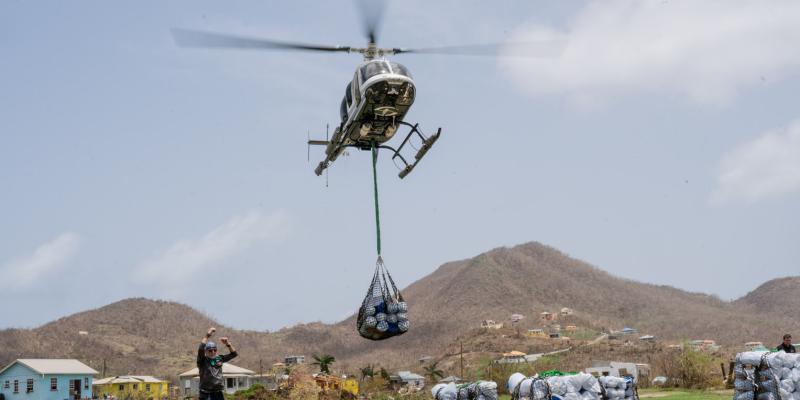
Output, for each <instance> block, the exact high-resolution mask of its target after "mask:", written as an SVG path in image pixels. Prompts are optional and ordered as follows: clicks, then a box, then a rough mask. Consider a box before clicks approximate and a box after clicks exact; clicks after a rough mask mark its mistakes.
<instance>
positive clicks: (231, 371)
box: [178, 363, 256, 378]
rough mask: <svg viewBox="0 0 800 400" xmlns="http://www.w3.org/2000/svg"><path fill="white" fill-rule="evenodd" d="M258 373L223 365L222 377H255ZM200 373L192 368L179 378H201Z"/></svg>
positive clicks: (226, 364)
mask: <svg viewBox="0 0 800 400" xmlns="http://www.w3.org/2000/svg"><path fill="white" fill-rule="evenodd" d="M255 374H256V373H255V372H253V371H250V370H249V369H246V368H242V367H237V366H235V365H233V364H229V363H224V364H222V375H255ZM199 375H200V372H199V371H198V370H197V368H192V369H190V370H188V371H186V372H184V373H182V374H180V375H178V376H180V377H181V378H185V377H191V376H199Z"/></svg>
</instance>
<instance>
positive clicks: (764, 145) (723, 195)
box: [710, 120, 800, 204]
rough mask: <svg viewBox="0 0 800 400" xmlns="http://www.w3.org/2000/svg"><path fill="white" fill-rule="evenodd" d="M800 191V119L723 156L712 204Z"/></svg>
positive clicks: (712, 195) (762, 135) (755, 199)
mask: <svg viewBox="0 0 800 400" xmlns="http://www.w3.org/2000/svg"><path fill="white" fill-rule="evenodd" d="M797 191H800V120H797V121H795V122H793V123H792V124H790V125H789V127H787V128H783V129H780V130H776V131H770V132H765V133H763V134H761V135H759V136H758V137H757V138H756V139H755V140H753V141H750V142H747V143H744V144H742V145H740V146H738V147H737V148H735V149H733V150H732V151H730V152H728V153H727V154H725V155H724V156H723V157H722V160H721V161H720V165H719V171H718V175H717V185H716V188H715V189H714V191H713V193H712V194H711V199H710V200H711V203H712V204H719V203H725V202H728V201H732V200H737V199H738V200H744V201H746V202H750V203H752V202H755V201H758V200H761V199H766V198H770V197H777V196H780V195H784V194H788V193H792V192H797Z"/></svg>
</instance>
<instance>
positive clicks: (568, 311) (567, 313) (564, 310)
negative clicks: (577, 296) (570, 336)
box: [561, 307, 573, 316]
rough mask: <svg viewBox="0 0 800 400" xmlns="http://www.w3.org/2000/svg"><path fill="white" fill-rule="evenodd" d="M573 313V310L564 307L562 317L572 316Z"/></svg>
mask: <svg viewBox="0 0 800 400" xmlns="http://www.w3.org/2000/svg"><path fill="white" fill-rule="evenodd" d="M572 313H573V311H572V309H571V308H568V307H564V308H562V309H561V316H567V315H572Z"/></svg>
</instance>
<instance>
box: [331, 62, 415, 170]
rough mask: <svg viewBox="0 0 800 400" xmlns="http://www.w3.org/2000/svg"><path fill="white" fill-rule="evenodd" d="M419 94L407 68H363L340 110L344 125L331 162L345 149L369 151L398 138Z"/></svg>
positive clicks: (382, 64)
mask: <svg viewBox="0 0 800 400" xmlns="http://www.w3.org/2000/svg"><path fill="white" fill-rule="evenodd" d="M415 94H416V87H415V86H414V80H413V79H412V77H411V74H410V73H409V72H408V70H407V69H406V68H405V67H404V66H402V65H400V64H398V63H395V62H390V61H387V60H371V61H367V62H365V63H363V64H361V65H359V67H358V68H357V69H356V72H355V74H354V76H353V80H352V81H350V83H348V84H347V87H346V88H345V95H344V98H342V102H341V106H340V109H339V112H340V118H341V123H340V125H339V127H337V128H336V130H335V131H334V134H333V137H332V138H331V140H330V143H329V144H328V148H327V149H326V153H327V154H328V155H329V156H331V161H333V160H335V159H336V157H337V156H338V155H339V154H338V153H340V152H341V151H343V150H344V148H345V147H349V146H355V147H358V148H362V149H369V148H370V146H372V145H373V144H381V143H384V142H386V141H388V140H390V139H391V138H392V137H394V134H395V132H396V131H397V128H398V125H399V123H400V122H401V121H402V120H403V118H404V117H405V115H406V114H407V113H408V110H409V109H410V108H411V105H412V104H413V103H414V96H415Z"/></svg>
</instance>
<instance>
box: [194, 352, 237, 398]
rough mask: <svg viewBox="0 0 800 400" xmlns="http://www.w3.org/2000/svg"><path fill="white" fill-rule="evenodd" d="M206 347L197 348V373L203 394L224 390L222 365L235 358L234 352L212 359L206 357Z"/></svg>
mask: <svg viewBox="0 0 800 400" xmlns="http://www.w3.org/2000/svg"><path fill="white" fill-rule="evenodd" d="M205 352H206V345H205V344H203V343H200V347H198V348H197V371H198V373H199V374H200V391H202V392H205V393H210V392H221V391H223V390H225V384H224V381H223V379H222V364H223V363H226V362H228V361H230V360H232V359H233V358H234V357H236V356H237V353H236V352H235V351H233V352H230V353H228V354H224V355H221V356H216V357H214V358H208V357H206V353H205Z"/></svg>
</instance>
